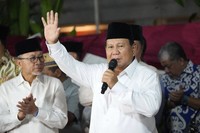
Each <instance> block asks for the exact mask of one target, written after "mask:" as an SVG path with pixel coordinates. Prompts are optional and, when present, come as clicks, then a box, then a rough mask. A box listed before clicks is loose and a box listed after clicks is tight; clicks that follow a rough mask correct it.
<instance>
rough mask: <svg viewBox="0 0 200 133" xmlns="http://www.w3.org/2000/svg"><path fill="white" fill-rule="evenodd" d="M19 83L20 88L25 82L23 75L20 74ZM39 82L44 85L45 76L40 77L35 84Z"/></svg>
mask: <svg viewBox="0 0 200 133" xmlns="http://www.w3.org/2000/svg"><path fill="white" fill-rule="evenodd" d="M17 78H18V79H17V81H19V82H18V84H17V85H18V86H19V85H20V84H23V83H24V82H25V80H24V78H23V76H22V73H21V72H20V73H19V75H18V76H17ZM35 80H36V81H37V82H41V83H43V84H44V76H43V74H41V75H38V76H37V77H36V78H35V79H34V80H33V82H34V81H35Z"/></svg>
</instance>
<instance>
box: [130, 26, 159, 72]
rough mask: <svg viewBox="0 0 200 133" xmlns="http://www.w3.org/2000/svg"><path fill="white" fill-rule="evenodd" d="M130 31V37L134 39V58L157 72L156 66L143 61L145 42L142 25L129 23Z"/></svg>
mask: <svg viewBox="0 0 200 133" xmlns="http://www.w3.org/2000/svg"><path fill="white" fill-rule="evenodd" d="M130 28H131V31H132V38H133V40H134V44H135V46H136V48H135V52H134V53H135V58H136V59H137V60H138V62H140V64H142V65H144V66H147V67H149V68H150V69H152V70H154V71H156V72H157V68H155V67H154V66H151V65H148V64H147V63H145V62H144V54H145V52H146V48H147V43H146V39H145V37H144V35H143V31H142V26H140V25H133V24H132V25H130Z"/></svg>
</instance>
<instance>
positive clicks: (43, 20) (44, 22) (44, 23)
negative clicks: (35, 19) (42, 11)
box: [41, 17, 47, 27]
mask: <svg viewBox="0 0 200 133" xmlns="http://www.w3.org/2000/svg"><path fill="white" fill-rule="evenodd" d="M41 20H42V23H43V26H44V27H45V26H46V25H47V23H46V21H45V19H44V18H43V17H42V18H41Z"/></svg>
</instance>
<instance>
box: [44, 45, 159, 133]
mask: <svg viewBox="0 0 200 133" xmlns="http://www.w3.org/2000/svg"><path fill="white" fill-rule="evenodd" d="M47 47H48V50H49V53H50V56H51V57H53V58H54V59H55V61H56V63H57V64H58V66H59V67H60V68H61V70H62V71H63V72H65V73H66V74H67V75H68V76H69V77H71V78H72V79H73V80H75V81H76V82H78V83H81V84H82V85H84V86H86V87H89V88H92V89H93V92H94V99H93V104H92V116H91V125H90V133H133V132H137V133H157V130H156V127H155V118H154V116H155V114H156V113H157V111H158V110H159V107H160V104H161V89H160V84H159V78H158V75H157V73H156V72H154V71H153V70H151V69H149V68H147V67H145V66H142V65H141V64H139V63H138V62H137V60H134V61H133V62H132V63H131V64H130V65H129V66H128V67H127V68H126V69H125V70H124V71H123V72H121V73H120V75H118V82H117V83H116V84H115V85H114V86H113V88H112V89H109V88H108V89H107V90H106V92H105V94H101V86H102V76H103V73H104V72H105V70H106V69H108V64H105V63H102V64H92V65H89V64H84V63H82V62H79V61H77V60H74V59H73V58H72V57H71V56H70V55H69V54H68V53H67V52H66V49H65V48H64V46H62V45H61V44H60V42H57V43H56V44H54V45H48V44H47Z"/></svg>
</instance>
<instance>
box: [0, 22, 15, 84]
mask: <svg viewBox="0 0 200 133" xmlns="http://www.w3.org/2000/svg"><path fill="white" fill-rule="evenodd" d="M8 34H9V27H7V26H5V25H0V85H1V84H2V83H3V82H5V81H7V80H9V79H11V78H13V77H15V76H17V75H18V74H19V68H18V67H17V65H16V64H15V61H14V57H12V56H11V55H10V54H9V51H8V50H7V49H6V44H7V36H8Z"/></svg>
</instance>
